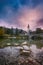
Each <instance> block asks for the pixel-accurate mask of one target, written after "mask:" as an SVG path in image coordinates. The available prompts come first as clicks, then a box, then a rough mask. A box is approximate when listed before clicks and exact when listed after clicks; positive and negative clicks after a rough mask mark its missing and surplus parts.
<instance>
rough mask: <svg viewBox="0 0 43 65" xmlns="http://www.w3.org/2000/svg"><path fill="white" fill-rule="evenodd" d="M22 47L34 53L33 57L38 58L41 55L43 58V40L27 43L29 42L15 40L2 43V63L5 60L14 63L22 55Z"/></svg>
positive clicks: (0, 42) (0, 53) (0, 54)
mask: <svg viewBox="0 0 43 65" xmlns="http://www.w3.org/2000/svg"><path fill="white" fill-rule="evenodd" d="M22 46H24V47H25V49H26V48H29V49H30V50H31V51H32V55H33V56H34V57H37V55H38V54H39V53H42V56H43V40H40V41H39V40H38V41H35V40H34V41H33V40H31V41H27V40H14V39H6V40H1V41H0V59H1V60H2V61H1V62H0V63H2V62H3V61H4V59H5V60H8V61H10V62H11V61H14V60H16V59H17V57H18V56H19V54H20V49H21V48H22Z"/></svg>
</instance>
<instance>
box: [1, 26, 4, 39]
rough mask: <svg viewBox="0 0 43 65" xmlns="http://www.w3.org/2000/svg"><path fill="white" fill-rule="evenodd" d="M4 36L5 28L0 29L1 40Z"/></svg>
mask: <svg viewBox="0 0 43 65" xmlns="http://www.w3.org/2000/svg"><path fill="white" fill-rule="evenodd" d="M3 36H4V28H3V27H0V38H1V37H3Z"/></svg>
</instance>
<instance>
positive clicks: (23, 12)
mask: <svg viewBox="0 0 43 65" xmlns="http://www.w3.org/2000/svg"><path fill="white" fill-rule="evenodd" d="M28 24H29V26H30V29H31V30H35V29H36V28H42V29H43V0H0V26H4V27H9V28H11V27H13V28H20V29H24V30H27V26H28Z"/></svg>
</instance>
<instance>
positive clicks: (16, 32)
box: [15, 28, 19, 36]
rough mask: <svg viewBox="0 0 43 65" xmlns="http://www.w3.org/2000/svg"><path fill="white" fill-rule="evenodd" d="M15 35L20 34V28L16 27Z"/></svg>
mask: <svg viewBox="0 0 43 65" xmlns="http://www.w3.org/2000/svg"><path fill="white" fill-rule="evenodd" d="M15 35H16V36H18V35H19V31H18V28H16V31H15Z"/></svg>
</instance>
